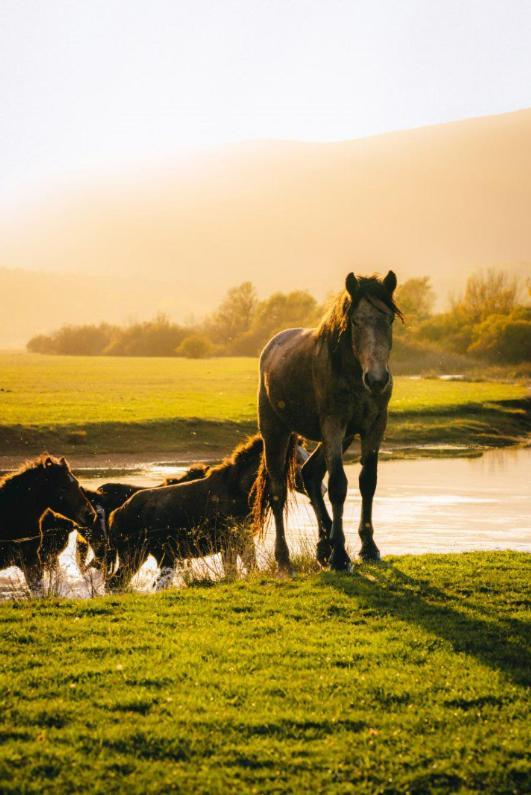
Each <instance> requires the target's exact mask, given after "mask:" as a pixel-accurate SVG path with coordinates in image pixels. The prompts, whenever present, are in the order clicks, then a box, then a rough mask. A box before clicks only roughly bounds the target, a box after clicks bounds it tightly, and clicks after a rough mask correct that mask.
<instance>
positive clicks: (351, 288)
mask: <svg viewBox="0 0 531 795" xmlns="http://www.w3.org/2000/svg"><path fill="white" fill-rule="evenodd" d="M345 288H346V291H347V293H348V294H349V295H350V297H351V298H354V297H355V296H356V293H357V292H358V290H359V288H360V283H359V281H358V280H357V279H356V277H355V276H354V274H353V273H349V275H348V276H347V278H346V279H345Z"/></svg>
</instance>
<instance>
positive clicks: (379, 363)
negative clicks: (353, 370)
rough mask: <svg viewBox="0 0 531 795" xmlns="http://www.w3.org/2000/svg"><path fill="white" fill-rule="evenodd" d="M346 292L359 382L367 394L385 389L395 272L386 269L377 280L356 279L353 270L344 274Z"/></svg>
mask: <svg viewBox="0 0 531 795" xmlns="http://www.w3.org/2000/svg"><path fill="white" fill-rule="evenodd" d="M345 287H346V290H347V293H348V294H349V296H350V299H351V302H350V313H349V319H350V331H351V339H352V350H353V353H354V356H355V357H356V359H357V360H358V361H359V363H360V366H361V370H362V379H363V386H364V387H365V389H367V390H368V391H369V392H370V393H371V394H373V395H378V394H382V393H384V392H385V391H387V390H388V389H389V387H390V385H391V376H390V373H389V354H390V352H391V347H392V342H393V330H392V327H393V320H394V317H395V315H396V314H399V315H400V311H399V310H398V308H397V307H396V305H395V303H394V301H393V293H394V291H395V288H396V276H395V274H394V273H393V271H389V273H388V274H387V276H386V277H385V278H384V279H382V280H381V281H380V280H379V279H376V278H371V279H365V278H363V277H360V278H359V279H358V278H356V276H354V274H353V273H349V275H348V276H347V278H346V282H345Z"/></svg>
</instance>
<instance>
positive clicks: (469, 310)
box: [452, 268, 518, 323]
mask: <svg viewBox="0 0 531 795" xmlns="http://www.w3.org/2000/svg"><path fill="white" fill-rule="evenodd" d="M517 292H518V285H517V281H516V279H515V278H514V277H511V276H509V274H508V273H506V272H505V271H500V270H496V269H495V268H489V269H488V270H486V271H484V272H483V273H477V274H474V275H473V276H469V278H468V281H467V283H466V288H465V293H464V295H463V297H462V298H461V300H460V301H458V302H456V303H454V304H453V307H452V311H453V312H454V313H456V314H459V315H461V317H462V320H463V322H467V323H481V321H483V320H485V319H486V318H487V317H489V315H509V314H510V313H511V312H512V311H513V309H514V308H515V306H516V296H517Z"/></svg>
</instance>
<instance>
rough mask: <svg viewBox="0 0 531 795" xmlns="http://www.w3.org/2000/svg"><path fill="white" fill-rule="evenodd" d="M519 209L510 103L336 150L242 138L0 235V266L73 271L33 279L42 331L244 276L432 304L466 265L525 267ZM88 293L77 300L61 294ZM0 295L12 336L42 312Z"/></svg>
mask: <svg viewBox="0 0 531 795" xmlns="http://www.w3.org/2000/svg"><path fill="white" fill-rule="evenodd" d="M530 210H531V110H524V111H520V112H516V113H509V114H505V115H501V116H492V117H483V118H477V119H471V120H466V121H461V122H455V123H452V124H444V125H438V126H433V127H424V128H419V129H415V130H408V131H405V132H397V133H389V134H386V135H379V136H375V137H371V138H367V139H361V140H355V141H348V142H344V143H331V144H303V143H286V142H257V143H245V144H240V145H235V146H229V147H224V148H221V149H219V150H217V151H214V152H210V153H208V154H204V155H202V156H200V157H199V156H196V158H195V159H194V160H190V161H189V162H184V161H181V162H178V163H175V164H173V166H168V167H167V169H166V170H165V172H164V173H161V172H160V171H158V172H156V173H153V174H152V175H150V177H149V178H147V177H144V178H143V179H128V180H126V181H124V183H122V184H117V183H116V182H112V183H111V182H109V184H100V185H99V186H97V187H93V188H92V189H91V190H90V191H89V190H88V189H87V190H86V191H84V192H83V191H78V193H77V194H76V195H75V196H71V197H70V198H69V199H65V201H63V202H62V203H60V204H57V203H56V204H53V205H52V204H50V206H48V207H46V208H43V207H42V206H41V207H40V208H39V209H38V211H37V210H36V209H34V210H33V211H32V212H29V211H28V212H27V213H26V214H25V215H21V214H19V215H18V216H17V218H16V220H15V221H13V220H11V221H10V223H9V225H8V224H4V225H3V226H0V268H1V267H3V268H9V269H13V268H20V269H23V270H26V269H31V270H42V271H46V272H53V273H56V274H57V273H58V272H66V273H70V274H76V278H75V279H74V280H73V281H68V280H67V281H65V280H64V279H62V278H61V279H59V281H55V280H56V277H52V276H50V277H46V278H45V277H44V276H43V277H39V278H41V279H43V280H44V281H46V279H51V280H52V281H51V282H49V283H50V284H52V283H53V284H54V285H55V284H59V285H60V286H59V287H58V288H57V289H60V290H61V296H60V298H62V299H63V300H59V296H57V294H56V288H55V287H54V288H53V289H51V290H49V291H48V293H50V294H51V295H52V296H53V301H52V303H51V304H50V311H52V312H53V315H55V316H56V319H54V322H53V323H52V324H50V322H47V323H46V324H45V327H46V328H49V327H50V325H59V324H60V323H61V322H64V321H65V320H66V319H69V318H70V316H71V314H72V312H75V313H79V315H80V319H83V320H92V319H98V320H99V319H102V313H103V311H105V317H106V319H109V320H119V321H123V319H124V316H127V315H128V314H135V315H136V316H137V317H142V318H144V317H148V316H151V315H153V314H154V313H155V312H156V311H158V310H161V309H162V310H167V311H169V313H170V314H171V315H172V317H174V318H175V319H178V320H179V319H183V317H184V316H185V315H186V314H187V313H190V312H194V313H196V314H198V313H201V312H204V311H205V312H206V311H208V310H210V309H211V308H212V307H213V306H214V305H215V303H216V302H217V301H219V299H220V298H221V295H222V294H223V293H224V291H225V290H226V289H227V288H228V287H229V286H232V285H234V284H237V283H239V282H241V281H243V280H244V279H251V280H252V281H253V282H254V283H255V284H256V286H257V288H258V290H259V292H260V293H262V294H263V295H265V294H267V293H269V292H271V291H273V290H275V289H283V290H284V289H293V288H296V287H300V288H307V289H309V290H310V291H311V292H313V293H314V294H315V295H316V296H317V297H319V298H320V297H323V296H324V295H325V294H326V293H327V292H328V291H330V290H335V289H337V288H338V287H339V286H341V283H342V279H343V276H344V274H345V272H346V271H347V270H348V269H351V268H354V269H356V270H358V271H359V272H371V271H373V270H379V271H383V270H385V269H387V268H388V267H389V266H392V267H394V268H395V269H396V270H397V272H398V274H399V276H400V277H401V278H407V277H409V276H413V275H422V274H429V275H430V276H432V279H433V282H434V284H435V286H436V288H437V290H438V292H439V294H440V296H441V300H443V299H444V300H446V298H447V295H448V292H449V291H450V290H458V289H461V287H462V286H463V284H464V280H465V277H466V275H467V274H468V273H469V272H471V271H473V270H477V269H478V268H480V267H485V266H490V265H497V266H507V267H509V268H511V269H512V270H514V271H515V272H518V273H522V274H523V273H526V272H529V270H530V269H531V222H530ZM77 274H81V275H82V278H81V280H80V281H78V277H77ZM19 276H20V278H21V279H22V281H24V280H25V279H26V277H25V276H21V275H20V273H19ZM13 279H14V277H13V278H11V277H10V280H8V281H10V283H11V285H13V284H14V281H13ZM101 280H103V282H102V281H101ZM15 281H16V279H15ZM26 284H27V282H26ZM88 284H90V285H92V287H91V290H93V291H92V292H90V295H91V296H94V297H93V299H92V300H93V305H92V306H91V303H90V302H88V303H87V301H86V300H84V301H79V302H77V298H76V295H77V294H78V293H79V288H80V287H81V285H88ZM95 285H96V286H95ZM0 286H3V289H2V292H1V298H0V302H1V305H2V310H3V311H2V314H3V315H4V316H5V314H6V313H7V314H8V316H9V318H10V322H12V323H18V327H19V328H20V332H21V333H24V334H25V335H26V336H27V334H28V333H30V332H34V331H36V330H41V329H43V324H42V321H41V316H42V315H41V311H42V310H43V309H45V311H44V314H45V316H48V314H49V313H48V310H47V307H48V303H47V302H49V301H50V300H51V298H50V297H46V298H45V296H46V295H48V293H47V291H46V289H45V287H44V282H43V286H42V289H40V292H39V291H36V294H38V295H40V296H41V300H43V301H44V303H45V307H43V306H41V307H40V309H39V311H38V312H37V311H35V312H33V310H32V309H31V306H30V305H29V304H28V302H27V301H26V302H23V309H24V312H25V315H26V316H27V321H24V322H22V317H20V318H19V320H17V319H16V318H15V317H14V316H13V303H12V290H13V289H15V288H14V287H13V286H11V288H9V289H8V290H7V292H6V290H5V278H4V277H1V278H0ZM30 295H31V296H32V297H31V302H33V301H34V297H33V292H31V291H30ZM91 312H93V314H91ZM32 317H34V320H35V322H33V321H32ZM2 323H3V325H4V327H5V325H6V322H5V320H4V321H2ZM26 328H27V331H26V330H25V329H26ZM43 330H44V329H43ZM8 336H9V335H8ZM17 336H18V332H17ZM7 338H8V337H6V331H5V328H0V344H2V340H7ZM13 338H14V337H13Z"/></svg>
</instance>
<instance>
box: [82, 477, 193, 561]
mask: <svg viewBox="0 0 531 795" xmlns="http://www.w3.org/2000/svg"><path fill="white" fill-rule="evenodd" d="M208 469H209V467H208V465H207V464H202V463H195V464H192V466H191V467H189V468H188V469H187V470H186V471H185V472H182V473H181V474H179V475H176V476H175V477H171V478H166V479H165V480H164V481H163V482H162V484H161V485H162V486H174V485H176V484H177V483H188V482H189V481H191V480H199V479H200V478H204V477H205V476H206V474H207V472H208ZM145 488H147V486H133V485H131V484H130V483H103V485H101V486H99V487H98V488H97V489H86V488H84V489H83V491H84V492H85V495H86V496H87V498H88V500H89V502H90V503H91V505H92V507H93V508H94V510H95V511H96V513H97V514H98V519H99V521H98V524H97V525H96V527H95V528H93V529H92V530H91V531H90V532H87V531H85V532H84V533H83V534H81V533H78V536H77V539H76V562H77V565H78V568H79V570H80V571H81V572H82V573H83V572H85V571H87V568H88V566H87V559H88V555H89V551H90V549H91V548H92V551H93V554H94V559H93V561H92V562H91V564H90V565H91V566H93V567H94V568H101V567H102V565H103V563H104V560H105V556H106V550H107V548H108V524H109V516H110V515H111V513H112V512H113V511H115V510H116V508H119V507H120V505H123V504H124V502H125V501H126V500H128V499H129V497H132V496H133V494H136V492H137V491H142V489H145Z"/></svg>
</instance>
